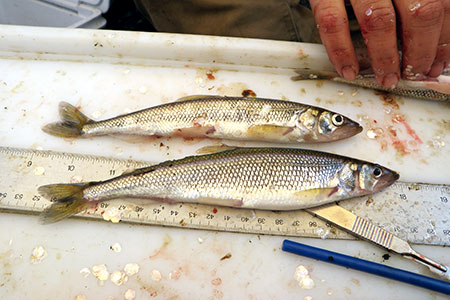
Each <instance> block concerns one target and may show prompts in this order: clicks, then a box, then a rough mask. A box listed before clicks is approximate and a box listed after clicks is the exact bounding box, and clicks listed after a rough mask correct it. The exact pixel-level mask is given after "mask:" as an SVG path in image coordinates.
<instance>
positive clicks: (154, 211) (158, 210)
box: [153, 208, 161, 215]
mask: <svg viewBox="0 0 450 300" xmlns="http://www.w3.org/2000/svg"><path fill="white" fill-rule="evenodd" d="M153 213H154V214H155V215H157V214H160V213H161V210H160V209H159V208H154V209H153Z"/></svg>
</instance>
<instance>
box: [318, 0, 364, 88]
mask: <svg viewBox="0 0 450 300" xmlns="http://www.w3.org/2000/svg"><path fill="white" fill-rule="evenodd" d="M310 4H311V8H312V10H313V13H314V18H315V20H316V23H317V26H318V29H319V34H320V38H321V39H322V43H323V45H324V46H325V49H326V50H327V53H328V57H329V58H330V61H331V63H332V64H333V65H334V67H335V68H336V71H337V72H338V73H339V74H340V75H341V76H342V77H344V78H345V79H347V80H352V79H354V78H355V76H356V74H358V70H359V67H358V60H357V59H356V54H355V49H354V48H353V44H352V40H351V37H350V30H349V28H348V18H347V12H346V11H345V6H344V1H343V0H311V1H310Z"/></svg>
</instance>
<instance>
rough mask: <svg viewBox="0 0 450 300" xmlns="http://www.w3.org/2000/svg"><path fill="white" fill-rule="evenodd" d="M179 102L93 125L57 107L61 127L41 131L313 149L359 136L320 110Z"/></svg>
mask: <svg viewBox="0 0 450 300" xmlns="http://www.w3.org/2000/svg"><path fill="white" fill-rule="evenodd" d="M180 100H181V101H177V102H173V103H167V104H162V105H159V106H155V107H151V108H148V109H144V110H140V111H136V112H132V113H129V114H126V115H120V116H118V117H115V118H111V119H107V120H103V121H93V120H91V119H89V118H88V117H86V116H85V115H83V114H82V113H81V112H80V111H79V110H78V109H77V108H76V107H74V106H72V105H70V104H68V103H65V102H61V103H60V105H59V111H60V116H61V119H62V121H61V122H57V123H51V124H48V125H46V126H44V127H43V128H42V129H43V131H45V132H46V133H48V134H52V135H55V136H60V137H65V138H68V137H70V138H73V137H79V136H82V137H91V136H99V135H133V136H137V135H144V136H157V137H161V136H181V137H185V138H194V137H200V138H201V137H206V138H216V139H230V140H254V141H265V142H278V143H294V144H295V143H303V142H308V143H316V142H330V141H336V140H341V139H345V138H349V137H351V136H354V135H356V134H358V133H360V132H361V131H362V127H361V126H359V124H358V123H357V122H355V121H352V120H351V119H349V118H347V117H345V116H343V115H341V114H339V113H337V112H332V111H329V110H327V109H324V108H320V107H315V106H311V105H306V104H301V103H297V102H291V101H283V100H274V99H265V98H249V97H223V96H214V95H213V96H208V95H206V96H202V95H200V96H188V97H185V98H182V99H180Z"/></svg>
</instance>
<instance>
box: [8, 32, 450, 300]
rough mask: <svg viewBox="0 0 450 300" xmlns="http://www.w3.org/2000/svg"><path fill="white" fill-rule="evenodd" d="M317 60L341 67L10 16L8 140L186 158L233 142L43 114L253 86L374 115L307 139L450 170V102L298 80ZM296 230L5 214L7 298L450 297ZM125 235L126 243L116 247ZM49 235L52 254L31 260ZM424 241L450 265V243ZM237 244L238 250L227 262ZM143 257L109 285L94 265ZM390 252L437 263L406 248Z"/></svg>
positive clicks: (429, 178) (110, 109) (263, 46)
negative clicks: (305, 281)
mask: <svg viewBox="0 0 450 300" xmlns="http://www.w3.org/2000/svg"><path fill="white" fill-rule="evenodd" d="M305 66H315V67H317V68H320V69H330V68H331V66H330V64H329V62H328V59H327V57H326V54H325V52H324V50H323V48H322V47H321V46H318V45H308V44H299V43H289V42H275V41H264V40H250V39H236V38H222V37H207V36H191V35H175V34H161V33H156V34H155V33H135V32H111V31H91V30H68V29H50V28H31V27H14V26H0V104H1V105H0V146H13V147H25V148H33V149H44V150H58V151H67V152H75V153H85V154H97V155H105V156H112V157H118V158H131V159H139V160H148V161H162V160H166V159H173V158H180V157H183V156H186V155H191V154H194V153H195V150H196V149H198V148H200V147H202V146H204V145H211V144H216V143H218V142H220V141H208V140H193V141H185V140H183V139H178V138H172V139H158V140H153V141H148V142H147V143H139V144H132V143H128V142H124V141H121V140H118V139H114V138H110V137H99V138H95V139H84V140H64V139H59V138H55V137H51V136H48V135H46V134H44V133H43V132H41V130H40V127H41V126H42V125H43V124H45V123H47V122H52V121H56V120H57V119H58V113H57V105H58V102H59V101H62V100H64V101H67V102H69V103H72V104H75V105H77V106H80V107H81V109H82V111H83V112H85V113H86V114H87V115H88V116H91V117H92V118H94V119H103V118H107V117H112V116H116V115H118V114H122V113H126V112H130V111H134V110H137V109H141V108H145V107H149V106H153V105H157V104H160V103H166V102H170V101H174V100H175V99H177V98H179V97H182V96H186V95H191V94H220V95H228V96H238V95H241V94H242V92H243V90H247V89H249V90H252V91H254V92H255V93H256V95H257V96H259V97H267V98H277V99H288V100H292V101H300V102H304V103H309V104H314V105H319V106H323V107H326V108H329V109H331V110H335V111H338V112H341V113H343V114H344V115H346V116H348V117H351V118H353V119H355V120H359V121H360V123H361V125H363V126H364V128H365V130H364V132H363V133H361V134H359V135H358V136H356V137H353V138H351V139H348V140H346V141H341V142H336V143H332V144H323V145H305V146H304V147H306V148H313V149H321V150H325V151H329V152H335V153H339V154H345V155H349V156H353V157H357V158H361V159H366V160H370V161H376V162H378V163H381V164H383V165H386V166H388V167H390V168H392V169H394V170H396V171H398V172H399V173H400V174H401V180H403V181H415V182H430V183H446V184H449V183H450V150H449V146H448V145H449V143H450V140H449V136H448V134H446V133H447V132H448V130H449V129H450V127H449V126H450V125H449V124H450V106H449V104H443V103H435V102H426V101H419V100H412V99H399V98H394V100H393V101H391V102H388V101H384V100H382V99H381V98H383V97H382V96H378V95H375V94H374V92H373V91H370V90H363V89H355V88H353V87H348V86H345V85H339V84H335V83H331V82H323V83H319V84H317V83H316V82H292V81H290V76H292V75H293V71H292V69H293V68H298V67H305ZM379 128H381V129H382V131H383V135H382V136H381V137H379V138H376V139H371V138H369V137H368V135H367V131H368V130H369V129H374V130H375V131H376V132H381V131H380V129H379ZM389 131H391V132H393V131H395V133H396V136H394V135H393V134H391V133H389ZM369 135H370V132H369ZM226 143H228V144H238V145H259V146H264V144H256V143H236V142H234V143H233V142H228V141H226ZM355 213H357V212H355ZM282 240H283V238H281V237H276V236H256V235H246V234H235V233H233V234H231V233H218V232H206V231H197V230H187V229H173V228H163V227H153V226H136V225H128V224H112V223H108V222H95V221H85V220H66V221H63V222H60V223H57V224H54V225H48V226H43V225H40V224H38V222H37V218H36V217H33V216H23V215H14V214H0V298H1V299H24V298H29V299H74V298H75V297H76V296H77V295H84V296H85V297H86V299H107V298H108V297H110V296H111V297H114V298H115V299H123V295H124V293H125V291H126V290H127V289H133V290H135V292H136V299H186V298H189V299H192V298H193V299H205V298H206V299H236V298H243V299H247V298H248V299H275V298H280V299H304V298H305V297H306V296H311V297H312V299H381V298H382V299H399V298H403V299H426V298H432V299H444V296H443V295H441V294H437V293H432V292H428V291H427V290H424V289H421V288H416V287H413V286H409V285H406V284H401V283H398V282H395V281H391V280H386V279H383V278H378V277H376V276H373V275H368V274H364V273H360V272H357V271H353V270H347V269H344V268H340V267H337V266H332V265H328V264H325V263H320V262H316V261H314V260H311V259H307V258H303V257H297V256H294V255H292V254H287V253H283V252H282V251H281V250H280V247H281V242H282ZM294 240H297V241H301V242H305V243H307V244H310V245H315V246H318V247H321V248H326V249H330V250H334V251H337V252H342V253H345V254H349V255H354V256H357V257H360V258H364V259H369V260H372V261H376V262H383V258H382V255H383V254H385V253H386V252H385V251H383V250H381V249H379V248H376V247H374V246H372V245H371V244H369V243H367V242H361V241H336V240H320V239H319V240H315V239H300V238H297V239H294ZM116 242H117V243H119V244H120V245H121V247H122V250H121V252H114V251H112V250H111V249H110V246H111V245H113V244H115V243H116ZM37 246H42V247H43V248H44V249H45V250H46V252H47V257H46V258H45V259H43V260H42V262H40V263H38V264H31V263H30V256H31V253H32V250H33V249H34V248H35V247H37ZM415 249H416V250H419V251H422V252H423V253H424V254H425V255H429V256H430V257H431V258H433V259H436V260H438V261H440V262H442V263H444V264H447V265H450V256H449V255H448V254H449V250H448V248H443V247H432V246H422V245H417V246H415ZM227 253H230V254H231V257H230V258H229V259H225V260H223V261H221V260H220V259H221V258H222V257H223V256H224V255H226V254H227ZM130 262H135V263H137V264H139V266H140V271H139V273H138V274H137V275H135V276H132V277H130V278H129V280H128V282H127V283H125V284H124V285H121V286H115V285H114V284H113V283H111V281H107V282H106V283H105V284H104V285H103V286H100V285H99V284H98V280H97V279H96V278H95V277H94V276H93V275H92V274H91V275H90V276H88V277H87V278H85V277H84V276H83V275H82V274H80V270H81V269H83V268H85V267H87V268H91V267H92V266H94V265H99V264H106V265H107V268H108V270H109V271H110V272H113V271H115V270H120V269H122V268H123V267H124V265H125V264H127V263H130ZM386 263H387V264H388V265H389V266H394V267H399V268H403V269H407V270H410V271H413V272H417V273H422V274H424V275H430V274H429V273H428V272H427V270H426V269H425V268H423V267H421V266H419V265H417V264H414V263H412V262H409V261H406V260H404V259H401V258H398V257H397V256H395V255H392V256H391V258H390V259H389V260H388V261H387V262H386ZM298 265H304V266H305V267H306V268H307V269H308V270H309V271H310V275H311V278H312V279H313V280H314V283H315V287H314V288H312V289H309V290H306V289H303V288H302V287H300V286H299V285H298V284H297V282H296V281H295V280H294V277H293V275H294V271H295V268H296V267H297V266H298ZM152 270H158V271H159V272H160V273H161V275H162V278H161V280H160V281H155V280H153V279H152V277H151V272H152ZM174 271H177V272H178V273H177V274H178V275H179V279H177V280H175V279H174V278H173V275H174V274H175V273H176V272H174ZM169 273H172V279H171V277H170V276H169ZM217 278H220V280H218V279H217ZM81 299H82V298H81Z"/></svg>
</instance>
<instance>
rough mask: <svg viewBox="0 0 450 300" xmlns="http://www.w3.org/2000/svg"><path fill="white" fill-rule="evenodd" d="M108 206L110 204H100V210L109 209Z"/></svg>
mask: <svg viewBox="0 0 450 300" xmlns="http://www.w3.org/2000/svg"><path fill="white" fill-rule="evenodd" d="M108 206H109V204H108V203H106V202H102V203H100V208H107V207H108Z"/></svg>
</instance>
